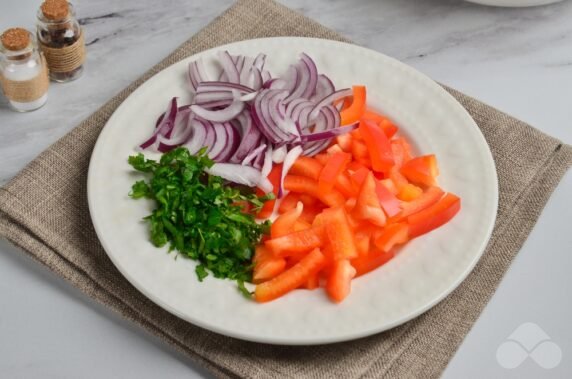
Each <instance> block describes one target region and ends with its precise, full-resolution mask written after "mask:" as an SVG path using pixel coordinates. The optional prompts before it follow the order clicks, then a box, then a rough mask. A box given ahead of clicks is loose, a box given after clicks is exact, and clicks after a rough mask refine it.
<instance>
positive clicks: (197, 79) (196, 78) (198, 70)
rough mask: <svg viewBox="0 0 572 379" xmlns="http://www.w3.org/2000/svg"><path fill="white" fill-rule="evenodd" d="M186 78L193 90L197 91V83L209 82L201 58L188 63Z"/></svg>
mask: <svg viewBox="0 0 572 379" xmlns="http://www.w3.org/2000/svg"><path fill="white" fill-rule="evenodd" d="M188 76H189V82H190V83H191V87H192V88H193V90H196V89H197V87H198V85H199V83H201V82H204V81H206V80H209V78H208V76H207V73H206V70H205V66H204V63H203V60H202V59H201V58H199V59H197V60H196V61H194V62H191V63H189V69H188Z"/></svg>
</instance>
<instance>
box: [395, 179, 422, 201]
mask: <svg viewBox="0 0 572 379" xmlns="http://www.w3.org/2000/svg"><path fill="white" fill-rule="evenodd" d="M422 194H423V190H422V189H421V188H420V187H417V186H416V185H415V184H411V183H407V184H406V185H405V186H403V187H401V191H399V193H398V194H397V198H398V199H400V200H403V201H413V200H415V199H417V198H418V197H419V196H421V195H422Z"/></svg>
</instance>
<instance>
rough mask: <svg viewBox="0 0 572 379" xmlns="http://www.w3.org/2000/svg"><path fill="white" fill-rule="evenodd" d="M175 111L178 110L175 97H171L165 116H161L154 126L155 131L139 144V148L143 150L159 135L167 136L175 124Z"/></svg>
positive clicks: (152, 143)
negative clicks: (157, 123)
mask: <svg viewBox="0 0 572 379" xmlns="http://www.w3.org/2000/svg"><path fill="white" fill-rule="evenodd" d="M177 111H178V108H177V98H176V97H173V98H172V99H171V102H170V103H169V107H168V108H167V111H166V112H165V114H166V115H167V117H163V119H162V120H161V122H160V123H159V125H158V126H157V127H156V128H155V131H154V132H153V135H152V136H151V138H149V139H148V140H147V141H145V142H143V143H142V144H141V145H139V148H140V149H142V150H145V149H146V148H148V147H149V146H152V145H154V144H155V142H156V141H157V136H159V135H163V136H167V137H169V136H170V132H171V130H172V129H173V126H174V125H175V118H176V117H177Z"/></svg>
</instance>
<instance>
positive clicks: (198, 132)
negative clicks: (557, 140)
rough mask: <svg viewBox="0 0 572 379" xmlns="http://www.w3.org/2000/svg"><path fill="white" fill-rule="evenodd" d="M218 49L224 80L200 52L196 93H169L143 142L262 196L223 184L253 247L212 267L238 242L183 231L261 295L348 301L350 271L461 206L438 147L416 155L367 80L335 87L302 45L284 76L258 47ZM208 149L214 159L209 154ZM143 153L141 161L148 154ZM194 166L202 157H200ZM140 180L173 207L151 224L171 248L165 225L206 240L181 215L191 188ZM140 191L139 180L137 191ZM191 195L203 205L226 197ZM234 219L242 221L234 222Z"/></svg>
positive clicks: (193, 75) (382, 258)
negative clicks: (180, 97)
mask: <svg viewBox="0 0 572 379" xmlns="http://www.w3.org/2000/svg"><path fill="white" fill-rule="evenodd" d="M218 58H219V63H220V65H221V67H222V70H221V72H220V74H219V75H218V76H217V78H216V79H217V80H216V81H213V80H212V79H211V78H209V77H207V74H206V70H205V69H204V67H203V63H202V61H201V60H198V61H195V62H192V63H191V64H190V66H189V82H190V84H191V88H192V90H193V91H194V98H193V103H192V104H190V105H184V106H181V107H179V106H178V104H177V99H172V100H171V102H170V104H169V107H168V109H167V111H166V112H165V113H164V114H163V115H162V116H161V117H160V118H159V120H158V121H157V123H156V128H155V131H154V133H153V134H152V136H150V138H149V139H148V140H147V141H145V142H144V143H143V144H141V146H140V148H141V149H154V150H157V151H160V152H167V151H171V150H173V149H175V148H177V147H181V148H179V149H177V150H176V151H177V155H181V154H183V155H184V154H185V153H182V152H181V151H185V152H186V151H187V150H188V153H190V154H189V155H188V156H186V155H184V156H185V157H186V158H185V160H186V161H187V162H190V160H189V159H191V158H190V157H192V156H193V155H195V154H198V157H199V158H200V159H201V162H203V164H202V167H203V168H204V172H205V174H206V173H208V174H209V175H210V176H215V177H221V178H223V179H225V180H227V181H230V182H233V183H235V184H240V185H245V186H248V187H251V188H252V189H256V191H257V195H258V196H261V197H256V196H255V195H249V196H243V195H240V192H239V191H236V190H234V191H230V190H229V191H222V192H221V193H224V194H226V196H227V198H226V200H225V202H224V204H225V207H226V208H225V209H226V211H224V212H222V213H221V212H219V213H220V214H222V215H223V216H224V217H227V215H232V217H230V218H228V220H239V219H241V218H240V217H239V216H237V212H239V213H240V212H242V214H244V215H245V217H246V218H245V219H244V220H245V221H244V222H247V224H248V225H249V226H248V228H250V229H249V230H253V231H255V232H252V233H251V236H252V238H251V239H250V240H249V241H250V243H251V245H252V246H250V250H249V248H248V247H245V246H247V244H246V243H245V242H244V241H245V240H242V245H241V253H240V254H238V255H239V256H240V257H241V258H240V259H241V260H240V261H238V263H236V265H235V266H233V267H235V268H236V267H238V268H240V270H239V271H240V275H237V274H235V273H231V274H228V273H226V271H225V272H224V273H223V274H221V273H220V270H219V271H214V270H213V269H212V267H216V268H217V269H219V267H223V268H224V267H226V266H224V265H223V266H220V263H218V262H222V261H223V260H224V259H227V260H228V259H231V258H232V259H235V258H236V257H234V258H233V257H232V256H233V254H232V244H229V245H228V246H227V247H226V250H224V254H221V253H219V252H217V251H216V250H217V249H211V250H209V251H208V254H206V253H205V252H204V251H203V250H204V248H205V246H214V245H216V244H214V245H213V243H211V242H209V241H208V240H206V241H205V240H203V241H202V242H201V243H199V244H197V243H195V242H193V241H192V239H191V240H189V241H188V242H181V241H179V242H178V243H179V245H181V244H182V245H181V246H183V245H184V246H193V249H198V250H197V251H194V250H193V251H185V249H186V247H184V248H183V251H182V252H184V253H185V254H186V255H187V256H190V257H191V258H195V259H199V261H200V262H201V264H200V265H199V267H202V268H203V270H204V268H205V267H206V268H208V269H209V270H211V271H213V272H215V276H217V277H229V278H234V279H238V280H239V287H240V288H241V290H242V291H243V292H246V289H245V288H244V286H243V285H242V281H244V280H247V281H248V280H249V279H251V280H250V281H252V282H253V283H255V284H256V289H255V291H254V299H255V300H256V301H258V302H267V301H271V300H274V299H276V298H279V297H281V296H283V295H285V294H286V293H289V292H290V291H292V290H294V289H299V288H304V289H317V288H322V287H323V288H324V289H325V291H326V293H327V294H328V296H329V298H330V299H331V300H332V301H334V302H341V301H342V300H343V299H345V298H346V297H347V296H348V295H349V293H350V289H351V280H352V279H353V278H355V277H357V276H360V275H363V274H366V273H368V272H370V271H372V270H374V269H376V268H377V267H379V266H381V265H383V264H385V263H386V262H388V261H389V260H390V259H391V258H393V257H394V255H395V253H396V249H397V248H399V246H401V245H403V244H405V243H406V242H408V241H409V240H411V239H412V238H415V237H418V236H421V235H423V234H425V233H428V232H430V231H432V230H433V229H436V228H438V227H440V226H442V225H443V224H445V223H447V222H448V221H449V220H451V219H452V218H453V217H454V216H455V215H456V214H457V213H458V212H459V210H460V207H461V205H460V199H459V197H457V196H456V195H454V194H452V193H446V192H445V191H443V190H442V189H441V188H440V187H439V186H438V184H437V179H436V178H437V176H438V174H439V170H438V165H437V160H436V157H435V156H434V155H423V156H417V157H414V156H413V153H412V151H411V148H410V145H409V143H408V142H407V141H406V139H405V138H404V137H402V136H398V135H397V132H398V128H397V126H395V125H394V124H393V123H392V122H391V121H390V120H389V119H388V118H386V117H384V116H382V115H380V114H378V113H375V112H373V111H372V110H370V109H368V107H367V106H366V104H367V101H366V88H365V87H364V86H354V87H353V88H352V89H344V90H338V91H336V89H335V87H334V86H333V84H332V81H331V80H329V79H328V78H327V77H326V76H325V75H323V74H318V71H317V69H316V65H315V64H314V62H313V61H312V59H311V58H310V57H308V56H307V55H306V54H302V56H301V58H300V60H299V61H298V62H297V63H296V64H294V65H292V66H290V68H289V69H288V71H287V73H286V74H285V75H284V76H283V77H272V76H271V75H270V73H269V72H268V71H266V70H265V69H264V62H265V58H266V57H265V56H264V55H263V54H260V55H258V56H257V57H256V58H250V57H244V56H232V55H230V54H229V53H228V52H226V51H225V52H220V53H219V56H218ZM207 156H208V157H207ZM209 158H210V159H212V161H214V162H212V161H211V162H210V163H204V162H206V161H204V159H207V160H208V159H209ZM133 159H135V158H133ZM137 159H139V160H141V159H143V157H142V156H139V157H138V158H137ZM141 162H143V163H142V164H143V166H145V162H147V161H145V160H143V161H141ZM169 162H170V161H169ZM166 166H167V167H166V168H165V169H169V170H178V171H177V174H176V177H177V178H179V179H176V181H175V184H176V186H179V183H180V182H186V181H187V178H185V175H186V174H185V172H186V171H185V169H181V166H179V165H178V163H177V164H176V165H175V166H173V164H167V165H166ZM192 166H193V167H196V166H197V163H196V162H194V161H193V163H192ZM134 167H135V166H134ZM136 168H137V167H136ZM157 172H161V173H162V175H163V176H165V177H166V178H172V177H173V175H171V174H170V173H167V174H165V173H164V172H163V171H161V170H159V169H157ZM169 180H171V179H169ZM202 181H203V182H204V180H202ZM199 182H201V181H199ZM207 182H209V183H210V180H209V181H207ZM193 183H194V182H193ZM163 184H164V183H163ZM136 185H137V183H136ZM193 185H198V184H196V183H195V184H193ZM219 185H220V186H224V184H223V183H222V182H217V186H219ZM139 186H140V187H141V188H140V192H141V193H144V194H149V193H153V195H152V196H147V197H151V198H154V199H155V200H157V202H158V203H159V209H162V208H168V209H170V211H169V214H168V215H167V216H169V217H174V218H175V219H174V220H170V219H167V221H166V223H165V222H164V221H162V220H164V219H165V217H166V216H165V214H164V213H163V212H162V211H160V212H159V213H158V214H157V212H154V213H153V218H152V219H153V220H154V222H155V228H157V225H162V226H161V228H162V229H161V230H163V229H164V230H165V233H167V234H168V235H167V239H168V240H170V242H171V246H172V247H173V246H174V248H176V249H178V250H179V251H181V249H180V248H179V247H178V246H177V242H176V241H173V236H172V235H173V233H172V231H170V228H169V227H168V226H169V225H174V226H175V229H176V227H179V228H182V229H183V232H181V233H178V235H181V236H188V235H189V232H186V231H184V230H185V228H190V229H191V230H196V231H195V232H194V233H197V234H200V235H201V236H200V238H203V239H204V237H203V236H202V234H201V233H200V232H199V231H198V229H197V228H194V229H193V228H192V227H191V226H189V225H186V224H185V222H184V220H183V219H184V217H185V214H187V213H188V212H190V209H191V208H192V207H193V206H192V205H190V206H189V204H191V203H187V205H186V207H187V208H185V209H183V210H182V211H181V209H179V208H180V207H181V205H180V199H179V197H180V196H181V193H185V191H187V189H185V188H184V187H183V188H182V189H181V190H177V192H176V194H177V196H179V197H177V199H179V200H171V201H173V202H175V206H174V207H172V206H166V205H165V204H166V203H165V201H166V202H167V203H168V202H169V200H168V199H166V200H165V199H161V198H160V197H158V195H162V193H163V192H162V191H163V190H162V189H161V188H159V187H157V185H155V187H157V189H155V192H154V191H153V189H154V188H155V187H154V185H153V184H152V185H151V186H146V187H145V186H143V185H142V184H139ZM165 188H172V185H171V184H169V186H166V187H165ZM217 188H218V187H217ZM136 190H137V188H136V187H135V186H134V187H133V191H132V196H133V193H136V192H137V191H136ZM209 191H210V190H209ZM167 192H168V191H167ZM203 192H204V191H203ZM207 192H208V191H207ZM233 196H234V199H235V200H236V201H234V200H232V199H233ZM241 196H242V197H241ZM134 197H136V196H134ZM140 197H142V196H140ZM192 198H193V197H192V196H191V197H190V198H186V199H187V201H190V199H192ZM194 199H195V201H197V202H198V203H197V204H199V203H200V204H202V206H203V207H205V209H209V208H210V207H216V206H217V204H218V203H217V202H216V201H215V202H211V203H209V204H207V205H205V204H206V203H204V202H201V201H202V200H204V199H202V200H201V199H196V198H194ZM211 200H212V199H210V200H209V201H211ZM238 203H241V204H242V205H243V206H237V204H238ZM177 212H178V213H177ZM276 215H278V217H277V218H276V219H275V220H274V222H273V223H272V225H271V227H270V235H269V236H268V235H266V234H264V233H263V232H261V230H262V229H257V228H255V227H254V226H252V221H253V219H254V216H256V217H257V218H259V219H261V220H266V221H265V225H268V224H269V219H271V218H273V217H275V216H276ZM195 216H196V215H195ZM150 217H151V216H150ZM217 217H219V216H217ZM218 220H220V218H219V219H218ZM203 222H204V223H205V224H206V225H208V226H209V228H210V229H208V228H207V229H208V230H209V231H210V230H214V231H213V233H215V234H213V236H217V235H220V236H222V235H227V234H224V233H226V232H224V233H223V232H222V231H217V230H218V228H220V227H221V226H220V225H218V224H216V223H212V222H211V223H210V224H209V219H208V217H207V218H204V221H203ZM233 222H234V221H233ZM165 225H167V226H165ZM233 225H234V224H233ZM223 228H226V226H224V227H223ZM233 228H236V229H237V230H240V229H241V228H244V227H243V226H240V223H238V224H236V225H234V226H233ZM216 233H219V234H216ZM221 233H222V234H221ZM231 235H232V234H231ZM240 236H243V234H240ZM234 237H237V236H236V232H235V233H234ZM179 238H184V237H179ZM185 241H186V240H185ZM199 242H200V241H199ZM217 246H218V245H217ZM201 249H202V250H201ZM187 250H188V249H187ZM191 250H192V249H191ZM254 250H255V252H254V254H251V253H250V251H254ZM197 257H198V258H197ZM205 259H207V260H209V259H210V260H211V262H207V263H205V262H204V260H205ZM213 262H214V263H213ZM229 262H230V261H229ZM228 265H230V263H228ZM228 267H230V266H228ZM224 270H226V268H224ZM231 271H232V270H231ZM217 273H218V274H217ZM197 274H199V273H198V272H197ZM249 275H251V278H249V277H248V276H249ZM202 276H203V277H204V273H203V275H202ZM199 277H201V275H199Z"/></svg>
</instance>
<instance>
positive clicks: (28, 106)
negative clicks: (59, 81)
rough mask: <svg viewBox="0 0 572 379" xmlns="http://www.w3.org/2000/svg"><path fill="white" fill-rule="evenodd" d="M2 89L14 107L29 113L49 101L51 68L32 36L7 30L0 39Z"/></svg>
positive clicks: (0, 80)
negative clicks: (48, 67) (49, 68)
mask: <svg viewBox="0 0 572 379" xmlns="http://www.w3.org/2000/svg"><path fill="white" fill-rule="evenodd" d="M0 42H1V43H0V52H1V54H0V86H1V87H2V91H3V92H4V95H5V96H6V98H7V99H8V101H9V103H10V105H11V106H12V108H14V109H15V110H16V111H19V112H28V111H33V110H35V109H38V108H40V107H41V106H42V105H44V104H45V103H46V100H47V99H48V86H49V79H48V69H47V65H46V61H45V59H44V58H43V56H42V55H41V54H40V53H39V52H38V49H37V46H36V44H35V41H34V38H33V35H32V33H30V32H29V31H27V30H26V29H22V28H12V29H8V30H6V31H5V32H4V33H3V34H2V36H1V37H0Z"/></svg>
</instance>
